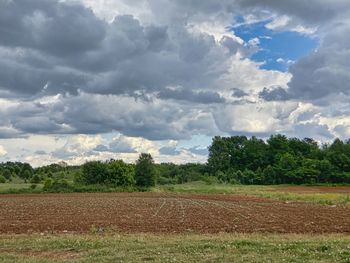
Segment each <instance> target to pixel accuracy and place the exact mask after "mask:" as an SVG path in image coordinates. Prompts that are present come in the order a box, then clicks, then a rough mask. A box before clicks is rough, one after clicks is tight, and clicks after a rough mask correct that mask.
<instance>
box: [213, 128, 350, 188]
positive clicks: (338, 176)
mask: <svg viewBox="0 0 350 263" xmlns="http://www.w3.org/2000/svg"><path fill="white" fill-rule="evenodd" d="M207 168H208V172H209V173H210V174H211V175H213V176H215V177H217V178H218V179H219V180H221V181H223V182H231V183H241V184H315V183H350V140H348V141H345V142H344V141H341V140H340V139H335V140H334V141H333V142H332V143H331V144H323V145H319V144H318V143H317V142H316V141H315V140H313V139H311V138H305V139H298V138H287V137H286V136H284V135H280V134H277V135H272V136H271V137H270V138H269V139H268V140H266V141H264V140H262V139H258V138H256V137H254V136H253V137H251V138H247V137H246V136H232V137H220V136H217V137H214V138H213V141H212V144H211V145H210V147H209V158H208V163H207Z"/></svg>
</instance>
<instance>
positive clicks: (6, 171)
mask: <svg viewBox="0 0 350 263" xmlns="http://www.w3.org/2000/svg"><path fill="white" fill-rule="evenodd" d="M2 176H3V177H5V178H6V180H9V179H10V178H11V176H12V173H11V171H10V169H4V170H3V171H2Z"/></svg>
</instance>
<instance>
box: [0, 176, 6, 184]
mask: <svg viewBox="0 0 350 263" xmlns="http://www.w3.org/2000/svg"><path fill="white" fill-rule="evenodd" d="M4 183H6V178H5V177H4V176H2V175H0V184H4Z"/></svg>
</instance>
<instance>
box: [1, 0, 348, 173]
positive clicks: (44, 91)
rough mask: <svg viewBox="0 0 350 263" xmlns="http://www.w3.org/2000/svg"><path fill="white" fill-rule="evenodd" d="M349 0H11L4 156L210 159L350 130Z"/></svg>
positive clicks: (5, 49) (5, 9)
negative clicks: (223, 151) (236, 147)
mask: <svg viewBox="0 0 350 263" xmlns="http://www.w3.org/2000/svg"><path fill="white" fill-rule="evenodd" d="M349 70H350V4H349V1H348V0H309V1H304V0H284V1H274V0H220V1H219V0H206V1H202V0H31V1H22V0H0V162H4V161H22V162H28V163H30V164H32V165H33V166H41V165H46V164H50V163H55V162H59V161H65V162H67V163H69V164H72V165H75V164H82V163H84V162H86V161H89V160H107V159H110V158H113V159H123V160H125V161H127V162H133V161H135V160H136V159H137V157H138V155H139V153H141V152H148V153H151V154H152V156H153V157H154V159H155V161H156V162H175V163H184V162H205V161H206V159H207V154H208V151H207V147H208V146H209V145H210V143H211V139H212V137H213V136H216V135H220V136H234V135H246V136H257V137H260V138H267V137H269V136H270V135H271V134H276V133H282V134H285V135H287V136H289V137H298V138H304V137H312V138H314V139H316V140H317V141H319V142H320V143H325V142H330V141H332V140H333V139H334V138H341V139H348V138H350V100H349V99H350V84H349V83H350V74H349V72H350V71H349Z"/></svg>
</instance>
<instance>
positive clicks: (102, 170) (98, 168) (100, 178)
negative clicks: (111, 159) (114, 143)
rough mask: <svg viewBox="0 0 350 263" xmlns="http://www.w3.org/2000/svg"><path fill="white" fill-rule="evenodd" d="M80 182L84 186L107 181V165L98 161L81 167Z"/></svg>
mask: <svg viewBox="0 0 350 263" xmlns="http://www.w3.org/2000/svg"><path fill="white" fill-rule="evenodd" d="M82 180H83V182H84V183H85V184H103V183H105V182H106V181H107V180H108V169H107V165H106V164H104V163H102V162H100V161H91V162H87V163H85V164H84V165H83V168H82Z"/></svg>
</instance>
